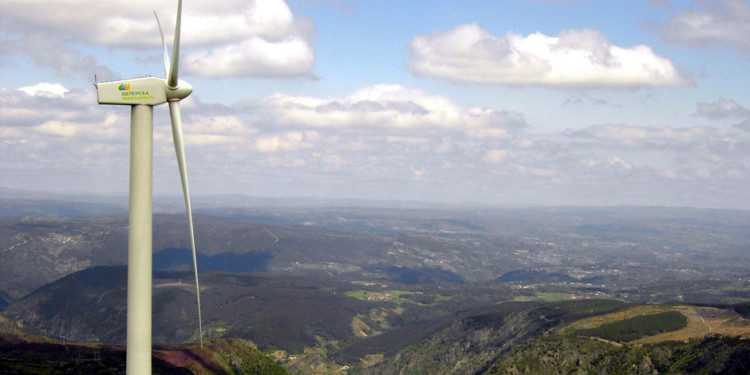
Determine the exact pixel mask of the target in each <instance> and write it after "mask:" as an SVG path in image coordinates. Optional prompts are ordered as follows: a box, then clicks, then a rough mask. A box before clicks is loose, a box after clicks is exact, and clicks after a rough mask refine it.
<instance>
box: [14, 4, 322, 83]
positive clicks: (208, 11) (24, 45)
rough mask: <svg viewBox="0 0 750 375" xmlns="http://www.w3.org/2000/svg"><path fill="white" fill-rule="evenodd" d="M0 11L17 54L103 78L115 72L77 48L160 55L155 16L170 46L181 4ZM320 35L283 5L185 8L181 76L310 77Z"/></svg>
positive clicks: (22, 7)
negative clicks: (316, 37) (314, 42)
mask: <svg viewBox="0 0 750 375" xmlns="http://www.w3.org/2000/svg"><path fill="white" fill-rule="evenodd" d="M0 8H2V9H3V12H2V13H1V14H0V32H3V33H4V34H5V35H7V36H8V37H10V38H11V39H10V40H11V42H9V46H10V47H9V49H10V51H11V52H13V53H19V54H24V55H27V56H30V57H31V58H32V59H34V61H35V62H36V63H37V64H39V65H42V66H49V67H52V68H55V69H58V71H59V72H60V74H61V75H66V74H70V71H72V70H75V71H79V70H85V71H86V74H91V73H92V72H96V73H98V74H99V75H100V76H101V77H103V78H104V77H110V76H111V75H112V74H111V72H110V71H108V70H107V68H105V67H102V66H100V65H98V64H97V63H96V61H95V59H94V58H93V57H92V56H91V55H86V56H82V55H81V54H80V53H79V52H77V51H76V50H75V49H74V48H72V47H71V44H72V43H81V44H86V45H91V46H103V47H108V48H109V47H115V48H128V49H135V50H144V49H149V50H151V49H153V50H155V51H160V50H161V48H160V47H161V38H160V37H159V32H158V29H157V27H156V22H155V21H154V18H153V15H152V14H153V11H154V10H156V11H157V13H158V14H159V15H161V17H162V20H161V22H162V25H163V26H165V33H166V34H167V35H165V37H166V38H167V40H169V41H171V32H172V24H173V23H174V12H175V3H174V2H173V1H167V0H156V1H151V2H132V1H125V0H112V1H106V2H101V1H94V0H82V1H78V2H76V4H75V6H71V5H70V4H68V3H65V2H56V1H53V2H50V1H43V0H29V1H23V2H19V1H14V0H0ZM42 8H43V9H44V11H39V9H42ZM314 34H315V26H314V24H313V22H312V21H311V20H309V19H306V18H303V17H294V15H293V14H292V12H291V10H290V9H289V7H288V6H287V4H286V2H285V1H284V0H264V1H240V0H231V1H222V2H220V3H216V2H213V1H208V0H203V1H193V2H186V3H185V5H184V9H183V30H182V42H183V48H184V51H183V52H184V56H183V60H184V62H183V64H182V68H183V69H184V71H185V72H187V73H190V74H195V75H198V76H208V77H218V76H259V77H298V76H311V75H312V72H313V70H314V68H315V55H314V53H313V51H312V47H311V45H310V43H311V41H312V39H313V37H314ZM77 67H78V68H77Z"/></svg>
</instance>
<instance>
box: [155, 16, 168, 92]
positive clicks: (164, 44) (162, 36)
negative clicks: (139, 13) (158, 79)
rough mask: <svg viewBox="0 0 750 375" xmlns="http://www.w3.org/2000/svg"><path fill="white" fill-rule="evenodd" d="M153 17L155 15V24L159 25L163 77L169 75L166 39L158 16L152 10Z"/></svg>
mask: <svg viewBox="0 0 750 375" xmlns="http://www.w3.org/2000/svg"><path fill="white" fill-rule="evenodd" d="M154 17H156V25H157V26H159V35H161V44H162V45H163V46H164V77H165V78H166V77H169V50H168V49H167V41H165V40H164V31H163V30H162V28H161V22H159V16H157V15H156V11H154Z"/></svg>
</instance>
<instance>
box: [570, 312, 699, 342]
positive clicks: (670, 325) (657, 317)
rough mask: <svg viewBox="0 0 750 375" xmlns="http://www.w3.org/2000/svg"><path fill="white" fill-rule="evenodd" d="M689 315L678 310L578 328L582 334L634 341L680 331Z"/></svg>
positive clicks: (620, 340)
mask: <svg viewBox="0 0 750 375" xmlns="http://www.w3.org/2000/svg"><path fill="white" fill-rule="evenodd" d="M687 322H688V320H687V317H686V316H685V315H683V314H682V313H680V312H678V311H666V312H662V313H657V314H649V315H639V316H636V317H633V318H629V319H624V320H620V321H617V322H612V323H605V324H602V325H600V326H598V327H595V328H585V329H581V330H578V332H577V333H578V334H579V335H581V336H594V337H600V338H603V339H605V340H612V341H618V342H623V341H634V340H637V339H640V338H642V337H646V336H653V335H655V334H658V333H663V332H673V331H678V330H680V329H682V328H685V327H687Z"/></svg>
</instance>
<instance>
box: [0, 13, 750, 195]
mask: <svg viewBox="0 0 750 375" xmlns="http://www.w3.org/2000/svg"><path fill="white" fill-rule="evenodd" d="M175 5H176V1H171V0H169V1H168V0H158V1H118V0H113V1H106V2H101V1H88V0H79V1H63V0H44V1H42V0H39V1H34V0H27V1H23V2H19V1H14V0H0V68H2V73H1V74H0V187H5V188H14V189H27V190H37V191H54V192H79V193H125V192H127V176H128V147H129V145H128V142H129V137H128V132H129V110H128V109H127V108H124V107H116V106H99V105H97V104H96V95H95V91H94V88H93V86H92V83H93V80H94V78H93V77H94V75H95V74H96V76H97V77H98V79H99V81H106V80H115V79H129V78H138V77H143V76H147V75H154V76H163V74H164V73H163V67H162V63H161V61H162V60H161V58H162V56H161V53H162V51H161V46H160V43H161V42H160V38H159V34H158V29H157V27H156V22H155V21H154V18H153V11H156V12H157V13H158V14H159V16H160V19H161V22H162V25H163V26H164V29H165V33H166V34H167V39H168V40H171V36H170V35H171V33H172V29H173V23H174V12H175ZM747 35H750V4H749V3H748V2H746V1H742V0H722V1H708V0H701V1H672V0H650V1H647V0H644V1H632V2H622V1H614V0H613V1H594V0H578V1H574V0H571V1H563V0H558V1H555V0H507V1H492V2H490V1H455V0H443V1H440V0H434V1H408V2H404V1H353V0H337V1H334V0H286V1H284V0H257V1H250V0H228V1H222V2H212V1H203V0H201V1H198V0H185V1H184V9H183V33H182V41H183V45H182V57H181V68H180V72H181V77H180V78H182V79H185V80H187V81H189V82H190V83H191V84H192V85H193V87H194V89H195V91H194V93H193V94H192V95H191V96H190V97H189V98H187V99H185V100H184V101H183V122H184V131H185V136H186V148H187V161H188V170H189V173H190V181H191V190H192V192H193V194H194V195H210V194H248V195H254V196H269V197H329V198H354V199H394V200H419V201H428V202H443V203H445V202H450V203H469V202H470V203H479V204H491V205H525V204H543V205H594V206H598V205H661V206H692V207H717V208H718V207H720V208H743V209H747V208H750V196H748V194H747V192H746V191H747V186H750V169H749V167H750V164H749V163H750V147H748V146H750V109H748V108H750V101H749V99H750V98H748V89H747V87H748V82H750V74H749V73H750V68H749V67H750V64H748V63H749V62H750V59H749V58H748V57H750V55H749V53H750V41H748V39H747ZM155 114H156V115H155V133H154V139H155V161H154V167H155V174H154V177H155V185H154V189H155V193H157V194H173V195H179V193H180V188H179V178H178V176H177V171H176V163H175V161H174V155H172V154H173V150H172V145H171V135H170V129H169V120H168V117H167V108H166V106H162V107H159V108H157V109H156V110H155Z"/></svg>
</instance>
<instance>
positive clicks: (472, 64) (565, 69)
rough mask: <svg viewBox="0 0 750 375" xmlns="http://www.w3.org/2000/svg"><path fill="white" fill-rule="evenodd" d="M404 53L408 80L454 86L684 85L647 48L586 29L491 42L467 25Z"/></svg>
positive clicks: (426, 38) (422, 39)
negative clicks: (438, 81) (442, 81)
mask: <svg viewBox="0 0 750 375" xmlns="http://www.w3.org/2000/svg"><path fill="white" fill-rule="evenodd" d="M409 51H410V54H411V55H410V60H409V64H408V68H409V70H410V71H411V72H412V73H413V74H415V75H419V76H431V77H437V78H443V79H448V80H451V81H458V82H474V83H493V84H508V85H548V86H593V87H601V86H603V87H619V86H626V87H632V86H658V85H677V84H685V83H688V82H689V78H688V77H685V75H684V74H681V73H680V71H679V70H678V69H677V68H676V67H675V65H674V64H673V63H672V62H671V61H670V60H668V59H666V58H664V57H662V56H659V55H657V54H655V53H654V52H653V50H652V49H651V48H650V47H648V46H645V45H637V46H633V47H620V46H616V45H613V44H612V43H611V42H610V41H609V40H608V39H607V37H606V36H605V35H604V34H602V33H600V32H598V31H596V30H591V29H571V30H565V31H563V32H561V33H560V34H559V35H558V36H547V35H544V34H541V33H534V34H530V35H527V36H523V35H519V34H515V33H512V32H511V33H508V34H506V35H504V36H495V35H492V34H490V33H489V32H487V31H486V30H484V29H482V28H481V27H479V25H477V24H475V23H472V24H464V25H459V26H456V27H455V28H453V29H452V30H449V31H447V32H444V33H432V34H428V35H420V36H416V37H415V38H414V39H412V41H411V43H410V44H409Z"/></svg>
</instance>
